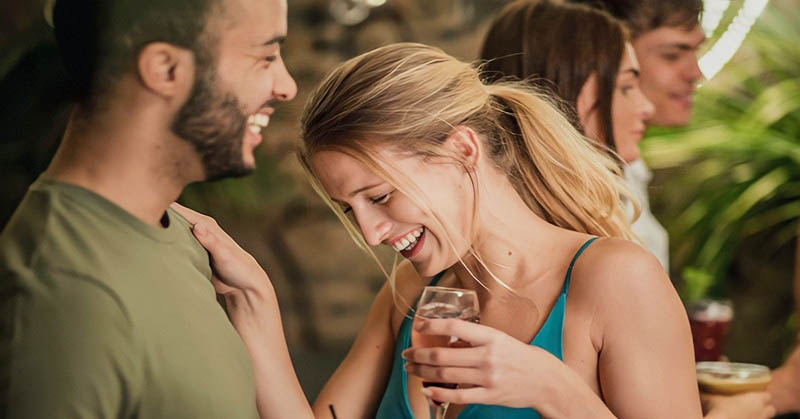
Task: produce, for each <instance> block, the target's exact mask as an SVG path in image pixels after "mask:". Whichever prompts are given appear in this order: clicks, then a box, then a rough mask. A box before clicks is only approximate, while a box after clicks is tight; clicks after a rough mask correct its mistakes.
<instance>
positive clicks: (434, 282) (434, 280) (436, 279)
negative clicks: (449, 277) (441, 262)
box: [428, 271, 446, 287]
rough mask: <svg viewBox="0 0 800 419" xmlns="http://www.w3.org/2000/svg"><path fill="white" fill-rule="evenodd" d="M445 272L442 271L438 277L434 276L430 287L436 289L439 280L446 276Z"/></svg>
mask: <svg viewBox="0 0 800 419" xmlns="http://www.w3.org/2000/svg"><path fill="white" fill-rule="evenodd" d="M445 272H446V271H441V272H439V273H438V274H436V276H434V277H433V279H431V282H430V283H429V284H428V286H429V287H435V286H436V284H438V283H439V280H440V279H442V277H443V276H444V273H445Z"/></svg>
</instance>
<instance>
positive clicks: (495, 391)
mask: <svg viewBox="0 0 800 419" xmlns="http://www.w3.org/2000/svg"><path fill="white" fill-rule="evenodd" d="M414 332H415V333H418V334H420V335H441V336H452V337H453V338H455V339H459V340H461V341H463V342H466V343H467V344H468V345H469V346H467V347H436V348H417V347H412V348H409V349H407V350H405V351H404V352H403V358H405V359H406V360H407V361H408V364H407V366H406V370H407V371H408V372H409V374H413V375H416V376H419V377H421V378H422V379H423V380H426V381H434V382H445V383H458V384H461V385H464V386H463V388H454V389H449V388H443V387H427V388H426V389H425V390H424V392H426V393H427V394H426V395H428V396H429V397H431V398H432V399H433V400H436V401H439V402H443V403H456V404H475V403H480V404H494V405H503V406H508V407H535V406H536V405H537V404H538V403H537V400H538V399H537V396H540V395H543V394H545V392H543V391H540V390H542V389H539V388H538V387H539V386H540V384H542V383H544V382H550V383H551V384H552V382H553V380H554V378H555V377H554V374H555V373H557V372H558V371H559V369H560V367H563V368H566V367H564V366H563V364H562V363H561V362H560V361H559V360H558V359H557V358H555V357H554V356H552V355H551V354H549V353H548V352H546V351H544V350H542V349H540V348H537V347H534V346H531V345H528V344H525V343H523V342H521V341H519V340H517V339H514V338H513V337H511V336H509V335H507V334H506V333H503V332H501V331H499V330H497V329H493V328H491V327H488V326H483V325H480V324H475V323H470V322H466V321H463V320H457V319H435V320H429V319H417V321H415V322H414ZM544 377H547V378H546V379H543V378H544Z"/></svg>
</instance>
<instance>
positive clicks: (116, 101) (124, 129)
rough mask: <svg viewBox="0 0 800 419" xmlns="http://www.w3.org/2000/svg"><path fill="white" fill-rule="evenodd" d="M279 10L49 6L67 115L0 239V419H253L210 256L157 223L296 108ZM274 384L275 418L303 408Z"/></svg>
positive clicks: (109, 1)
mask: <svg viewBox="0 0 800 419" xmlns="http://www.w3.org/2000/svg"><path fill="white" fill-rule="evenodd" d="M286 7H287V5H286V1H285V0H103V1H100V0H58V1H57V3H56V5H55V10H54V25H55V35H56V39H57V42H58V45H59V49H60V52H61V55H62V57H63V59H64V63H65V66H66V68H67V70H68V72H69V74H70V76H71V78H72V83H73V85H72V87H73V88H74V89H73V93H74V94H75V100H76V106H75V108H74V111H73V114H72V117H71V120H70V124H69V127H68V129H67V133H66V134H65V135H64V138H63V140H62V143H61V145H60V148H59V150H58V153H57V154H56V156H55V158H54V159H53V161H52V163H51V165H50V166H49V168H48V169H47V171H46V172H45V173H44V174H43V175H42V176H41V177H40V178H39V179H38V180H37V181H36V182H35V183H34V184H33V185H32V186H31V188H30V190H29V191H28V193H27V195H26V197H25V198H24V200H23V202H22V203H21V204H20V206H19V207H18V208H17V210H16V212H15V214H14V216H13V217H12V219H11V221H10V222H9V223H8V225H7V226H6V228H5V230H4V231H3V232H2V235H0V287H2V292H1V293H0V295H2V297H0V310H2V319H3V321H2V326H1V327H0V336H1V337H0V344H2V347H1V348H0V354H2V355H0V366H2V372H3V374H2V379H0V389H2V401H1V402H0V405H1V407H0V409H2V412H0V416H3V417H12V418H57V417H86V418H88V417H92V418H94V417H96V418H109V417H115V418H128V417H138V418H179V417H186V418H222V417H224V418H253V417H257V416H258V411H257V406H256V381H255V378H254V376H253V373H252V366H251V362H250V360H249V357H248V352H247V349H246V348H245V346H244V345H243V343H242V342H241V340H240V339H239V336H238V335H237V334H236V331H235V330H234V328H233V327H232V326H231V323H230V322H229V320H228V318H227V316H226V314H225V312H224V311H223V309H222V308H221V307H220V306H219V305H218V304H217V302H216V298H215V288H214V286H213V285H212V281H211V268H210V266H209V258H208V255H207V253H206V252H205V250H204V249H203V248H202V247H201V246H200V245H199V244H198V243H197V242H196V240H195V239H194V237H193V236H192V233H191V229H190V228H191V227H190V225H189V223H188V222H187V221H186V220H184V219H183V218H181V217H180V216H179V215H178V214H177V213H175V212H174V211H172V210H171V209H168V207H169V205H170V203H171V202H173V201H174V200H175V199H177V198H178V196H179V195H180V194H181V191H182V190H183V188H184V187H185V186H186V185H188V184H189V183H192V182H196V181H203V180H210V179H220V178H225V177H230V176H241V175H245V174H247V173H249V172H250V171H252V170H253V169H254V168H255V158H254V155H253V153H254V149H255V148H256V146H258V144H259V143H260V142H261V141H262V139H263V135H264V134H265V133H264V131H263V130H264V128H266V127H267V125H268V124H269V119H270V116H271V115H272V113H273V112H274V108H273V105H274V104H275V103H276V102H278V101H286V100H290V99H292V98H293V97H294V96H295V93H296V86H295V83H294V80H292V78H291V76H290V75H289V73H288V72H287V70H286V67H285V66H284V64H283V61H282V59H281V55H280V45H281V41H282V40H283V39H284V37H285V36H286V32H287V27H286ZM283 345H284V348H285V342H284V343H283ZM281 355H282V356H283V355H285V354H281ZM289 368H290V366H289ZM277 375H278V376H280V377H282V378H280V379H279V380H277V381H275V382H276V383H277V384H278V385H277V386H276V391H282V392H286V393H288V394H289V395H290V396H288V397H285V398H284V399H283V407H286V408H287V409H292V410H290V411H294V412H296V411H297V410H296V409H297V408H298V406H299V409H308V408H307V402H306V401H305V400H304V399H303V398H302V392H301V391H300V389H299V385H298V383H297V379H296V378H295V377H294V374H293V373H291V372H290V373H285V372H284V373H280V374H277ZM281 380H283V381H281ZM259 385H261V383H259ZM261 407H262V406H259V408H261ZM274 408H275V410H274V411H273V412H271V414H272V415H274V416H277V417H281V411H280V408H281V406H274ZM265 416H268V415H266V414H265ZM284 417H285V415H284Z"/></svg>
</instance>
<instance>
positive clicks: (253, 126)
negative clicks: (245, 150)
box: [247, 113, 269, 134]
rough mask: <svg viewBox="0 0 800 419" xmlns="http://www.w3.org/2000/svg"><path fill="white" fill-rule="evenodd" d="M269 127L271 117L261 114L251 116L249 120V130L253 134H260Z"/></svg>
mask: <svg viewBox="0 0 800 419" xmlns="http://www.w3.org/2000/svg"><path fill="white" fill-rule="evenodd" d="M267 125H269V116H268V115H264V114H261V113H257V114H254V115H250V116H249V117H248V118H247V129H249V130H250V132H252V133H253V134H260V133H261V130H262V129H263V128H266V127H267Z"/></svg>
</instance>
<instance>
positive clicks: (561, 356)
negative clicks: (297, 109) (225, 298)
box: [188, 44, 700, 419]
mask: <svg viewBox="0 0 800 419" xmlns="http://www.w3.org/2000/svg"><path fill="white" fill-rule="evenodd" d="M302 139H303V150H302V152H301V160H302V161H303V162H304V165H305V167H306V168H307V170H308V172H309V174H310V177H311V179H312V183H313V185H314V186H315V188H316V189H317V190H318V192H319V193H320V194H321V196H322V197H323V198H324V199H325V200H326V202H328V203H329V204H330V205H331V207H332V208H333V209H334V211H335V212H336V214H337V215H338V216H339V217H340V218H341V219H342V220H343V221H344V223H345V226H347V228H348V229H349V230H350V231H351V233H352V235H353V237H354V239H355V240H356V241H357V242H358V243H359V244H360V245H361V246H363V247H364V249H366V250H367V251H369V249H370V247H371V246H379V245H387V246H391V247H393V248H394V249H395V250H397V251H398V252H399V254H400V255H402V256H403V257H404V258H405V260H404V261H403V262H402V263H400V264H399V265H398V266H395V267H394V269H393V271H392V274H391V275H389V276H390V277H391V280H390V281H388V282H387V284H386V285H385V286H384V287H383V289H382V290H381V291H380V292H379V293H378V295H377V296H376V298H375V301H374V303H373V305H372V308H371V309H370V312H369V314H368V316H367V320H366V323H365V324H364V326H363V328H362V330H361V332H360V333H359V335H358V337H357V339H356V341H355V343H354V344H353V347H352V348H351V350H350V352H349V354H348V355H347V357H346V359H345V360H344V362H343V363H342V365H341V366H340V367H339V368H338V369H337V370H336V372H335V373H334V375H333V376H332V377H331V379H330V380H329V381H328V383H327V384H326V385H325V387H324V388H323V390H322V392H321V393H320V395H319V397H318V398H317V400H316V402H315V403H314V407H313V410H314V413H315V415H316V416H317V417H331V413H330V410H329V405H333V406H335V410H336V413H337V414H338V416H339V417H341V418H361V417H378V418H411V417H412V416H413V417H417V418H419V417H427V415H428V407H427V404H426V399H425V395H426V394H427V395H428V396H431V397H432V398H433V399H435V400H439V401H443V402H451V403H452V404H451V407H450V408H449V410H448V412H447V417H449V418H455V417H459V418H462V419H464V418H478V417H480V418H501V417H502V418H536V417H539V415H542V416H547V417H570V418H572V417H592V418H598V417H614V416H617V417H630V418H642V417H647V418H658V417H664V418H676V417H680V418H692V417H700V403H699V397H698V393H697V386H696V383H695V376H694V364H693V359H692V346H691V338H690V333H689V327H688V321H687V319H686V315H685V312H684V310H683V308H682V306H681V303H680V301H679V300H678V297H677V295H676V294H675V291H674V290H673V287H672V285H671V284H670V282H669V279H668V278H667V276H666V274H665V273H664V271H663V270H662V269H661V267H660V265H659V263H658V261H657V260H656V259H655V258H654V257H653V256H651V255H650V254H649V253H648V252H646V251H644V250H643V249H641V248H640V247H639V246H638V245H636V244H634V243H632V242H630V241H628V240H626V239H628V238H630V237H632V234H631V232H630V230H629V226H628V224H627V223H626V222H625V216H624V214H623V213H622V212H621V210H620V208H621V207H622V206H621V205H620V203H619V199H620V196H623V195H625V191H624V189H623V187H622V186H621V184H620V182H621V180H620V178H619V177H618V176H617V175H615V172H616V173H618V172H617V171H618V170H619V169H618V168H617V166H616V165H615V163H614V162H613V161H611V160H610V159H609V158H608V157H606V156H604V155H603V154H601V153H600V152H598V151H596V150H595V149H594V148H593V146H592V145H591V144H590V143H589V142H587V141H585V140H583V138H582V137H581V136H580V135H579V134H578V133H577V131H576V130H575V129H574V128H573V127H572V125H571V124H570V122H569V121H568V120H567V119H566V118H565V117H563V116H562V115H561V114H560V113H559V112H557V111H556V110H555V108H554V107H553V106H552V105H551V104H550V103H549V102H548V101H547V100H546V99H545V98H544V97H543V96H541V95H539V94H537V93H536V92H534V91H532V90H530V89H529V88H526V87H524V86H522V85H517V84H496V85H485V84H484V83H483V82H482V81H481V80H480V78H479V76H478V72H477V70H476V69H475V68H474V67H472V66H470V65H469V64H465V63H462V62H459V61H458V60H456V59H454V58H452V57H450V56H448V55H447V54H445V53H444V52H442V51H440V50H438V49H435V48H431V47H427V46H424V45H418V44H396V45H391V46H387V47H383V48H379V49H377V50H374V51H372V52H369V53H366V54H363V55H361V56H358V57H356V58H353V59H351V60H349V61H347V62H345V63H343V64H342V65H340V66H339V67H337V68H336V69H334V70H333V71H332V72H331V73H330V74H329V75H328V77H327V78H326V79H325V80H324V81H323V83H322V85H321V86H320V87H319V88H318V89H317V91H316V92H315V93H314V94H313V95H312V97H311V99H310V101H309V104H308V106H307V108H306V110H305V114H304V116H303V119H302ZM188 217H189V218H191V217H195V220H198V219H197V218H196V216H194V215H191V214H189V215H188ZM199 220H200V224H199V225H201V228H202V231H203V232H204V233H203V234H201V235H200V236H201V237H199V238H200V240H201V242H202V243H203V244H204V245H206V246H207V247H208V248H209V250H210V252H211V255H212V258H213V260H214V262H215V264H216V266H215V269H216V271H217V274H218V277H219V278H220V279H221V280H222V281H223V283H224V284H223V285H221V286H220V289H222V290H223V292H228V293H249V294H250V295H253V296H258V295H264V294H266V295H273V294H270V293H271V288H270V286H269V284H268V281H265V280H264V278H266V276H265V275H264V274H263V273H261V274H256V273H255V272H258V271H260V270H259V269H258V267H257V266H256V265H255V262H254V261H253V260H252V258H250V257H249V256H248V255H246V253H244V252H243V251H242V250H241V249H239V248H238V246H236V245H235V244H234V243H233V242H232V241H230V240H229V239H225V240H221V239H218V238H214V237H223V235H224V233H222V232H221V231H220V230H218V228H216V227H214V228H209V227H208V224H207V223H208V220H207V219H199ZM210 232H211V233H210ZM370 253H371V252H370ZM259 278H260V280H259ZM432 283H435V284H437V285H443V286H449V287H457V288H466V289H472V290H475V291H476V293H477V294H478V297H479V300H480V306H481V324H480V325H478V324H473V323H467V322H463V321H460V320H435V321H427V322H424V323H420V324H419V330H418V331H419V332H420V333H429V334H442V335H452V336H456V337H458V338H460V339H462V340H464V341H466V342H468V343H470V344H471V347H468V348H427V349H409V333H410V328H411V327H412V324H411V320H410V317H411V316H413V309H410V306H413V305H414V302H415V301H416V299H417V298H418V297H419V295H420V293H421V291H422V289H423V287H424V286H426V285H429V284H432ZM221 284H222V283H221ZM262 300H263V299H262V298H256V297H253V298H251V299H250V300H249V301H252V303H249V304H240V305H239V306H236V307H229V310H231V316H232V317H233V318H236V319H242V318H244V319H248V318H249V319H253V320H252V321H251V322H247V321H241V320H239V321H237V322H238V323H239V324H252V325H256V326H253V327H246V328H245V330H244V331H243V333H242V337H243V339H244V340H245V342H246V344H247V345H248V348H249V351H250V353H251V356H252V357H253V359H254V365H255V366H256V368H257V370H258V371H257V372H256V374H257V377H259V378H258V379H259V380H260V383H259V388H260V393H259V394H265V395H268V392H266V391H264V392H263V393H262V392H261V390H264V386H265V385H266V384H264V383H267V382H268V380H269V375H270V374H271V371H272V369H271V368H272V367H271V364H273V363H274V361H271V360H270V359H269V358H268V356H269V353H270V352H268V351H265V350H261V349H260V348H259V345H261V344H264V345H267V344H269V342H271V340H270V339H268V338H266V337H265V336H268V335H270V334H273V335H274V334H275V333H276V332H275V330H274V329H273V330H268V327H267V326H266V325H267V323H266V322H267V321H266V320H264V319H266V318H268V317H270V316H272V314H274V313H275V312H276V310H275V308H274V304H273V305H270V306H269V307H267V308H265V307H262V306H260V305H259V303H258V302H259V301H262ZM268 300H269V301H273V303H274V300H273V299H271V298H270V299H268ZM237 301H242V299H239V300H237ZM267 313H272V314H267ZM259 319H261V320H259ZM274 323H275V322H274V321H273V324H274ZM259 324H261V325H262V326H257V325H259ZM280 371H285V370H284V369H280ZM422 380H428V381H439V382H451V383H458V384H460V387H459V388H457V389H445V388H438V387H429V388H427V389H424V390H423V387H422ZM423 392H424V393H423ZM265 397H268V396H265ZM259 403H260V406H267V405H268V403H267V402H262V401H261V400H260V401H259ZM262 414H265V415H268V412H267V411H266V409H262Z"/></svg>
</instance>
